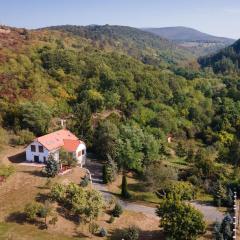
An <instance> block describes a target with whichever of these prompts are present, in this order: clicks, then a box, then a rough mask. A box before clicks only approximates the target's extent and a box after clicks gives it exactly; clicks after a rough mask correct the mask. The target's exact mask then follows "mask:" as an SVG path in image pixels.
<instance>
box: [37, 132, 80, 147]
mask: <svg viewBox="0 0 240 240" xmlns="http://www.w3.org/2000/svg"><path fill="white" fill-rule="evenodd" d="M36 140H37V141H38V142H39V143H41V144H42V145H43V146H44V147H45V148H47V149H48V150H49V151H51V150H54V149H58V148H60V147H63V146H64V145H65V142H66V150H67V149H71V150H72V149H74V148H75V145H76V144H77V142H78V143H81V141H80V140H79V139H78V138H77V137H76V136H75V135H74V134H72V133H71V132H70V131H68V130H67V129H61V130H59V131H56V132H53V133H49V134H47V135H44V136H41V137H38V138H37V139H36ZM69 140H70V142H69Z"/></svg>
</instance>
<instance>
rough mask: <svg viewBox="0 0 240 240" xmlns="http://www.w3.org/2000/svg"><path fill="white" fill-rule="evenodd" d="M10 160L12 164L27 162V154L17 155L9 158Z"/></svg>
mask: <svg viewBox="0 0 240 240" xmlns="http://www.w3.org/2000/svg"><path fill="white" fill-rule="evenodd" d="M8 160H9V161H10V162H12V163H21V162H25V161H26V154H25V152H21V153H18V154H16V155H13V156H10V157H8Z"/></svg>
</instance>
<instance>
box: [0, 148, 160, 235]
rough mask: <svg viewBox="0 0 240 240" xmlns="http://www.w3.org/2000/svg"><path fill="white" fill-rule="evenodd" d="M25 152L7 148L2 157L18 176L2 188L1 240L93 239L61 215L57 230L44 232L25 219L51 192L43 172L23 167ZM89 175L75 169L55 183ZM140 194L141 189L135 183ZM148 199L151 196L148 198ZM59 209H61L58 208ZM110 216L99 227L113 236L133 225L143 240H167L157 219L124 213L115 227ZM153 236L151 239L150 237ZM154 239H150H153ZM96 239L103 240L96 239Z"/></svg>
mask: <svg viewBox="0 0 240 240" xmlns="http://www.w3.org/2000/svg"><path fill="white" fill-rule="evenodd" d="M22 150H23V149H22V148H11V147H7V148H5V149H4V151H3V152H2V153H0V162H1V163H4V164H6V165H8V164H11V165H14V167H15V170H16V171H15V173H14V174H13V175H11V176H10V177H9V178H8V179H7V181H6V182H4V183H3V184H2V185H1V186H0V240H1V239H4V240H5V239H6V240H13V239H14V240H55V239H56V240H70V239H72V240H74V239H79V240H80V239H89V238H91V236H90V234H89V232H88V226H87V225H86V226H84V225H78V224H77V223H76V222H74V221H73V220H71V219H67V218H66V217H65V216H64V214H62V213H61V211H59V212H57V213H58V221H57V223H56V225H55V226H52V225H49V227H48V229H47V230H46V229H43V230H42V229H41V227H40V225H38V224H29V223H27V222H26V221H25V217H24V215H23V210H24V207H25V205H26V204H27V203H30V202H32V201H35V200H37V201H44V199H45V197H46V194H47V192H48V191H49V189H48V188H47V187H46V183H47V178H45V177H43V176H42V174H41V168H37V167H32V166H23V165H20V164H19V163H20V162H21V161H23V160H24V154H22V153H21V152H22ZM84 175H85V170H83V169H80V168H74V169H73V171H72V172H71V173H68V174H66V175H63V176H57V177H56V178H54V179H53V180H52V183H53V182H60V183H69V182H75V183H77V184H79V183H80V180H81V178H82V177H83V176H84ZM132 183H133V185H132V188H133V190H134V191H136V190H137V189H135V188H138V186H136V185H134V182H132ZM146 196H147V195H146ZM56 208H57V206H56ZM109 218H110V215H109V214H108V213H103V214H102V215H101V216H100V217H99V219H97V220H96V223H97V224H98V225H99V226H101V227H104V228H105V229H107V231H108V233H110V234H114V235H116V234H118V232H119V231H120V229H122V228H126V227H128V226H129V225H137V226H138V227H139V228H140V229H141V236H142V238H141V239H146V240H147V239H156V240H157V239H163V238H162V237H160V236H162V235H161V231H160V229H159V220H158V219H157V218H151V217H146V216H145V215H143V214H141V213H135V212H127V211H124V213H123V215H122V216H121V217H120V218H117V219H115V221H114V223H112V224H110V223H108V221H109ZM150 235H151V236H150ZM149 236H150V237H149ZM92 239H102V238H100V237H95V236H94V237H92Z"/></svg>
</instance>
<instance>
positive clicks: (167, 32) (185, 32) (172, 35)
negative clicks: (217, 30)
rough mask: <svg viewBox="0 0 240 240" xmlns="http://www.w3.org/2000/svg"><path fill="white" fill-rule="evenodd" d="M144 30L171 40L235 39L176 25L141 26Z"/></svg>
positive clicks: (227, 40) (232, 40)
mask: <svg viewBox="0 0 240 240" xmlns="http://www.w3.org/2000/svg"><path fill="white" fill-rule="evenodd" d="M141 29H143V30H144V31H147V32H151V33H153V34H156V35H158V36H160V37H163V38H166V39H169V40H173V41H203V42H204V41H206V42H208V41H212V42H230V43H232V42H234V41H235V39H232V38H228V37H218V36H214V35H212V34H208V33H204V32H201V31H199V30H197V29H194V28H190V27H184V26H176V27H162V28H141Z"/></svg>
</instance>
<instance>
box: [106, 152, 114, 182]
mask: <svg viewBox="0 0 240 240" xmlns="http://www.w3.org/2000/svg"><path fill="white" fill-rule="evenodd" d="M107 158H108V161H107V163H106V164H104V165H103V182H104V183H105V184H107V183H111V182H113V181H114V180H115V179H116V175H117V165H116V163H115V162H114V161H113V159H112V158H111V156H110V155H108V156H107Z"/></svg>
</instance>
